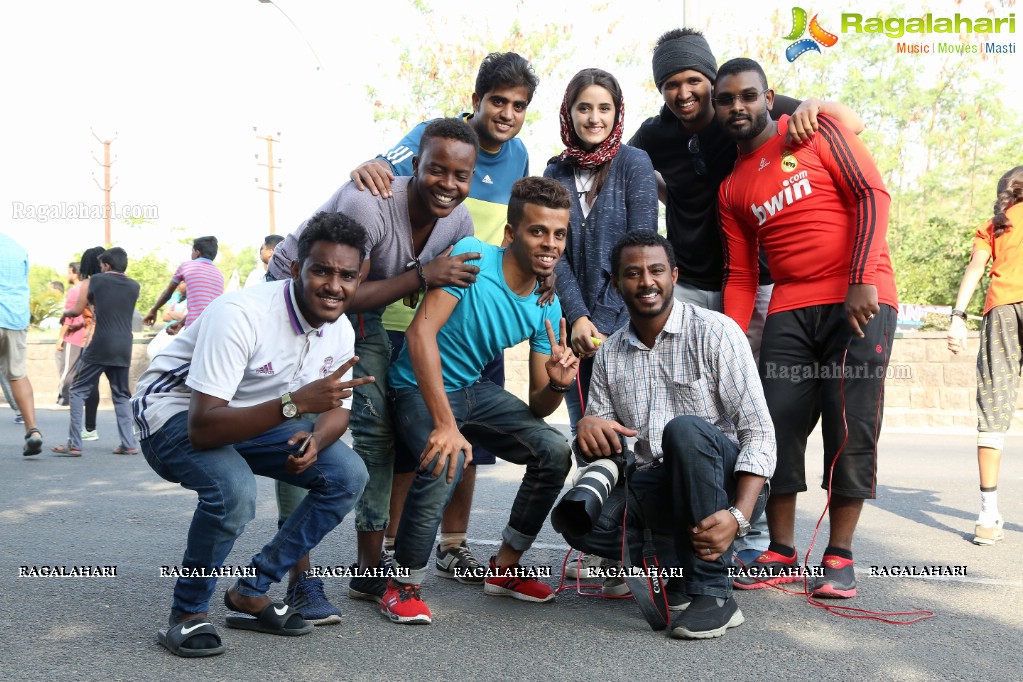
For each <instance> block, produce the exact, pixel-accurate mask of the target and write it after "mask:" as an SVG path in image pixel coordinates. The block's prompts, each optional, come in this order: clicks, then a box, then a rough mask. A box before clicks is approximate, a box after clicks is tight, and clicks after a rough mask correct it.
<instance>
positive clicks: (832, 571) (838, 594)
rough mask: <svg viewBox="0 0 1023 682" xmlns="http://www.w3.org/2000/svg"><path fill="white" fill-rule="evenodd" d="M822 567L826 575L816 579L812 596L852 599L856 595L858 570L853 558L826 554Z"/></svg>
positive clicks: (811, 592)
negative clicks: (854, 565)
mask: <svg viewBox="0 0 1023 682" xmlns="http://www.w3.org/2000/svg"><path fill="white" fill-rule="evenodd" d="M821 568H822V569H824V575H823V576H821V577H819V578H817V579H816V580H815V581H814V583H813V589H812V590H811V591H810V595H811V596H813V597H817V598H818V599H851V598H852V597H855V596H856V570H855V568H854V567H853V561H852V559H843V558H842V557H840V556H834V555H833V554H825V555H824V558H823V559H821Z"/></svg>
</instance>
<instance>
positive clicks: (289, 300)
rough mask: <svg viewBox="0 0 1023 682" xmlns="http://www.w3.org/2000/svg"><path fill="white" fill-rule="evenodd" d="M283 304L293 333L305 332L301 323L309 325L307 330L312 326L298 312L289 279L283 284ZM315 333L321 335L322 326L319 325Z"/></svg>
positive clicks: (310, 329)
mask: <svg viewBox="0 0 1023 682" xmlns="http://www.w3.org/2000/svg"><path fill="white" fill-rule="evenodd" d="M284 305H285V306H286V307H287V309H288V321H289V322H291V329H292V330H293V331H294V332H295V334H296V335H297V334H305V333H306V330H305V329H304V328H303V326H302V325H303V323H304V324H305V325H306V326H309V331H312V330H313V328H312V327H311V326H310V325H309V323H308V322H306V320H305V318H304V317H302V316H301V315H300V314H299V311H298V307H297V304H296V301H295V295H294V292H293V291H292V288H291V280H290V279H289V280H288V282H287V284H285V285H284ZM316 335H317V336H320V337H322V336H323V327H322V326H321V327H320V328H319V329H317V330H316Z"/></svg>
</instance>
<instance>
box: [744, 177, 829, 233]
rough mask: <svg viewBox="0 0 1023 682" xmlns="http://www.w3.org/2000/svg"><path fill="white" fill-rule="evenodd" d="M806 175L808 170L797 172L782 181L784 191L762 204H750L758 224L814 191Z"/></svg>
mask: <svg viewBox="0 0 1023 682" xmlns="http://www.w3.org/2000/svg"><path fill="white" fill-rule="evenodd" d="M806 176H807V173H806V171H803V172H802V173H796V174H795V175H792V176H790V177H789V178H788V179H787V180H785V181H783V182H782V183H781V186H782V188H783V189H782V191H780V192H778V193H777V194H775V195H774V196H773V197H771V198H770V199H769V200H767V201H765V202H764V204H763V205H762V206H757V205H756V204H750V210H751V211H753V215H754V216H756V218H757V225H758V226H759V225H763V224H764V223H766V222H767V219H768V218H770V217H771V216H773V215H774V214H776V213H780V212H781V210H782V209H783V208H785V207H786V206H791V205H792V204H794V203H796V202H797V201H799V200H800V199H802V198H803V197H808V196H810V195H811V194H812V193H813V187H811V186H810V180H809V179H808V178H807V177H806Z"/></svg>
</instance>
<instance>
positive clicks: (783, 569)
mask: <svg viewBox="0 0 1023 682" xmlns="http://www.w3.org/2000/svg"><path fill="white" fill-rule="evenodd" d="M802 579H803V567H802V566H800V565H799V559H798V557H797V556H796V555H795V554H793V555H792V556H791V557H785V556H782V555H781V554H778V553H777V552H772V551H771V550H767V551H766V552H764V553H763V554H761V555H760V556H758V557H757V560H756V561H754V562H753V563H751V564H747V565H746V566H742V565H739V566H737V567H736V568H735V578H734V579H733V580H732V586H733V587H735V588H736V589H740V590H759V589H761V588H763V587H770V586H771V585H784V584H786V583H797V582H800V581H801V580H802Z"/></svg>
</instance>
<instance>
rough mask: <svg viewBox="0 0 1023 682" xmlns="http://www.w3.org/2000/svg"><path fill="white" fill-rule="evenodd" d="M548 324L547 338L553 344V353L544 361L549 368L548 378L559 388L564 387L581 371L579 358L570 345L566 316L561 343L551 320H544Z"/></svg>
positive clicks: (562, 326)
mask: <svg viewBox="0 0 1023 682" xmlns="http://www.w3.org/2000/svg"><path fill="white" fill-rule="evenodd" d="M544 324H545V325H546V326H547V339H548V340H549V341H550V344H551V355H550V357H549V358H547V362H546V363H544V368H545V369H546V370H547V378H548V379H550V382H551V383H552V384H554V385H555V386H557V387H559V388H564V387H566V386H569V385H570V384H572V382H574V381H575V376H576V374H577V373H578V372H579V358H578V357H577V356H576V354H575V353H573V352H572V349H571V348H570V347H569V336H568V330H567V328H566V326H565V318H561V334H560V337H561V343H558V340H557V339H556V338H555V337H554V327H552V326H551V321H550V320H544Z"/></svg>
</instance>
